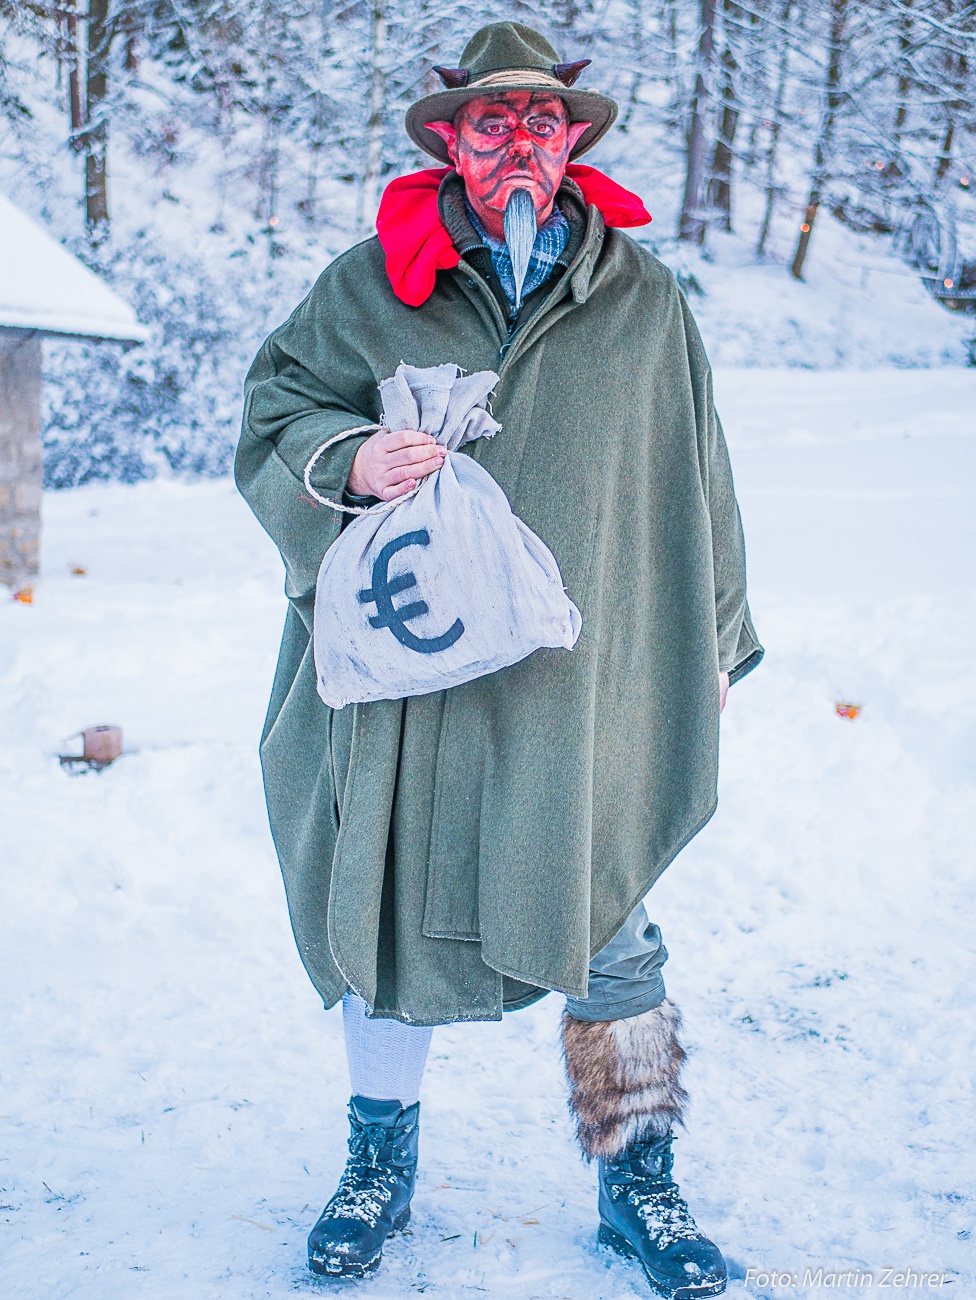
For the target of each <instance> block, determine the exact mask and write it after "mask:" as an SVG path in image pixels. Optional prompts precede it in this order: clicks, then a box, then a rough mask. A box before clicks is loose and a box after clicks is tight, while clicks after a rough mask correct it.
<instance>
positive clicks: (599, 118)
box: [405, 79, 617, 164]
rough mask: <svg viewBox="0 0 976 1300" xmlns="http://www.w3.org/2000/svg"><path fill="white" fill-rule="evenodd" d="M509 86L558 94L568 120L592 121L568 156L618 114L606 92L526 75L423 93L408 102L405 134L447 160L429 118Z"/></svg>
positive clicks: (442, 118) (445, 118)
mask: <svg viewBox="0 0 976 1300" xmlns="http://www.w3.org/2000/svg"><path fill="white" fill-rule="evenodd" d="M512 90H516V91H517V90H531V91H534V92H536V93H538V92H540V91H548V92H549V93H551V94H553V95H555V96H557V97H558V98H559V99H561V100H562V101H563V103H564V104H565V105H566V111H567V113H568V114H569V120H570V121H571V122H590V123H592V125H591V126H589V127H588V128H587V129H586V130H585V131H584V132H583V134H582V135H581V136H580V138H579V139H578V140H577V141H576V144H575V145H574V146H573V148H572V150H571V151H570V155H569V156H570V158H579V156H580V155H581V154H584V153H586V151H587V150H588V149H592V148H593V146H594V145H595V144H597V143H599V141H600V140H602V139H603V137H604V136H605V135H606V133H607V132H608V131H609V130H610V128H611V127H612V126H613V124H614V121H615V119H616V116H617V103H616V101H615V100H613V99H610V97H609V96H608V95H601V94H600V93H599V91H596V90H575V89H569V88H565V89H564V88H563V87H561V86H560V87H559V88H558V89H555V88H553V89H552V90H551V91H550V88H549V87H548V86H540V85H539V83H538V81H532V80H530V79H526V82H525V84H524V85H506V86H504V87H502V86H464V87H463V88H462V89H460V90H438V91H436V92H435V93H434V94H433V95H425V96H424V98H423V99H418V100H417V102H416V104H411V106H410V107H409V108H408V109H407V116H406V119H405V124H406V128H407V135H408V136H409V137H410V139H411V140H412V141H413V142H414V144H415V145H418V146H419V147H420V148H421V149H423V150H424V152H425V153H429V154H431V155H433V157H434V158H437V159H438V160H439V161H440V162H444V163H448V164H450V161H451V159H450V156H449V155H448V152H447V144H446V142H445V141H444V140H442V139H441V137H440V136H439V135H438V134H437V132H436V131H431V130H430V128H429V127H428V126H427V123H428V122H453V121H454V116H455V114H456V113H457V111H458V109H459V108H460V107H461V105H462V104H466V103H467V102H468V100H469V99H479V98H480V97H482V96H484V95H497V94H501V93H506V94H507V93H508V92H509V91H512Z"/></svg>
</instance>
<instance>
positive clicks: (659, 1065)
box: [563, 998, 688, 1160]
mask: <svg viewBox="0 0 976 1300" xmlns="http://www.w3.org/2000/svg"><path fill="white" fill-rule="evenodd" d="M680 1028H681V1012H680V1011H679V1010H678V1008H677V1007H676V1006H675V1004H674V1003H673V1002H671V1001H670V1000H669V999H668V998H665V1000H664V1001H663V1002H662V1003H661V1005H660V1006H658V1007H653V1008H652V1009H651V1010H650V1011H645V1012H643V1014H642V1015H639V1016H632V1017H630V1019H628V1020H596V1021H587V1020H575V1019H574V1018H573V1017H572V1016H571V1015H569V1013H568V1012H564V1013H563V1055H564V1059H565V1063H566V1077H567V1079H568V1081H569V1110H570V1114H571V1115H572V1116H573V1119H574V1120H575V1121H576V1134H577V1137H578V1138H579V1144H580V1146H581V1147H582V1148H583V1154H584V1155H585V1156H586V1158H587V1160H595V1159H602V1160H613V1159H615V1158H616V1157H617V1156H619V1155H620V1154H621V1153H622V1152H623V1151H624V1150H625V1149H626V1148H627V1147H628V1146H629V1145H630V1143H631V1142H634V1141H635V1140H637V1139H638V1138H643V1137H648V1136H655V1137H664V1136H665V1135H666V1134H667V1133H668V1132H669V1131H670V1129H671V1127H672V1126H673V1125H674V1124H680V1123H682V1121H683V1117H684V1108H685V1103H686V1102H687V1100H688V1094H687V1093H686V1092H685V1090H684V1088H682V1086H681V1082H680V1077H679V1076H680V1074H681V1066H682V1063H683V1061H684V1059H685V1050H684V1048H683V1047H682V1046H681V1044H680V1043H679V1041H678V1031H679V1030H680Z"/></svg>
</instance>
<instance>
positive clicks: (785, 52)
mask: <svg viewBox="0 0 976 1300" xmlns="http://www.w3.org/2000/svg"><path fill="white" fill-rule="evenodd" d="M792 8H793V0H784V4H783V10H782V13H781V15H780V23H781V25H782V27H783V28H784V29H785V28H786V25H787V23H788V22H789V19H790V11H791V9H792ZM789 66H790V46H789V42H788V41H787V40H786V39H785V38H784V39H783V44H782V48H781V49H780V54H779V70H778V72H777V76H776V100H775V102H774V104H773V120H772V123H771V124H770V127H769V147H768V149H767V150H766V207H765V210H764V212H763V219H762V226H761V228H760V230H759V239H758V240H757V242H756V253H757V254H758V255H759V256H760V257H762V255H763V254H764V253H765V251H766V241H767V240H768V239H769V231H770V227H771V226H772V224H773V209H774V207H775V205H776V189H777V186H776V152H777V150H778V148H779V133H780V131H781V130H782V126H783V101H784V100H785V98H786V80H787V74H788V73H789Z"/></svg>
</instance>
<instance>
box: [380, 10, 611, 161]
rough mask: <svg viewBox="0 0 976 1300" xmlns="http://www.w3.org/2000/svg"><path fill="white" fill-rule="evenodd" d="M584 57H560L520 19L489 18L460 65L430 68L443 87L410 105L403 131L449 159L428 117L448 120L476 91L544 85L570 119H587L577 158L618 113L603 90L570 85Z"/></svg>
mask: <svg viewBox="0 0 976 1300" xmlns="http://www.w3.org/2000/svg"><path fill="white" fill-rule="evenodd" d="M589 63H590V60H589V59H579V60H577V62H575V63H560V61H559V55H558V54H557V53H556V51H555V50H554V49H553V48H552V46H551V45H550V44H549V42H548V41H547V40H546V38H545V37H544V36H541V35H540V34H539V33H538V32H535V31H533V30H532V28H531V27H525V26H523V25H522V23H489V24H488V26H487V27H482V28H481V30H480V31H478V32H475V34H474V35H473V36H472V37H471V39H470V41H468V43H467V45H466V46H465V47H464V50H463V52H462V54H461V66H460V67H458V68H435V69H434V71H435V72H436V73H437V74H438V76H439V77H440V79H441V80H442V81H443V82H444V85H445V86H446V87H447V89H446V90H439V91H436V92H435V93H434V94H433V95H425V96H424V98H423V99H418V100H417V102H416V104H412V105H411V106H410V108H409V109H408V110H407V117H406V127H407V135H409V137H410V139H411V140H412V141H413V142H414V144H417V145H419V146H420V148H421V149H424V150H425V151H426V152H427V153H429V154H433V155H434V157H435V158H439V159H440V161H441V162H446V163H449V162H450V161H451V160H450V158H449V157H448V153H447V145H446V144H445V143H444V141H443V140H442V139H441V137H440V136H439V135H438V134H437V133H436V131H431V130H429V129H428V127H427V123H428V122H445V121H446V122H453V120H454V115H455V114H456V113H457V111H458V109H459V108H460V107H461V105H462V104H465V103H467V101H468V100H469V99H476V98H477V97H478V96H479V95H490V94H492V93H495V94H500V93H502V92H504V91H508V90H548V91H551V93H552V94H554V95H558V96H559V98H560V99H561V100H562V101H563V102H564V103H565V105H566V111H567V113H568V114H569V120H570V121H571V122H591V123H592V126H590V127H589V129H588V130H586V131H584V132H583V134H582V135H581V136H580V138H579V139H578V140H577V141H576V144H575V146H574V147H573V150H572V153H571V154H570V157H572V158H578V157H579V156H580V154H584V153H586V151H587V149H592V148H593V146H594V145H595V144H596V143H597V141H598V140H601V139H602V138H603V137H604V136H605V135H606V133H607V132H608V131H609V130H610V128H611V126H613V122H614V118H615V117H616V116H617V105H616V103H615V102H614V100H612V99H610V98H609V97H608V96H607V95H601V94H599V93H598V92H597V91H595V90H577V89H576V88H575V86H574V84H573V83H574V82H575V81H576V78H577V77H578V76H579V74H580V73H581V72H582V71H583V69H584V68H585V67H586V66H587V65H588V64H589Z"/></svg>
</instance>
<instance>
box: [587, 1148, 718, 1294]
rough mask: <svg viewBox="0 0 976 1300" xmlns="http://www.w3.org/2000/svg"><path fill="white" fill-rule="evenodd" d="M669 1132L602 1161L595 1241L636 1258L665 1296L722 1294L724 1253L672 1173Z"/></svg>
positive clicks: (660, 1292)
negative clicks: (697, 1217)
mask: <svg viewBox="0 0 976 1300" xmlns="http://www.w3.org/2000/svg"><path fill="white" fill-rule="evenodd" d="M673 1160H674V1157H673V1155H672V1154H671V1135H670V1133H669V1134H668V1135H667V1136H666V1137H649V1138H645V1139H644V1140H643V1141H637V1142H633V1143H631V1145H630V1146H629V1147H628V1148H627V1150H626V1151H625V1152H624V1153H623V1154H622V1155H620V1156H618V1157H617V1159H616V1160H601V1161H600V1228H599V1232H598V1237H599V1240H600V1241H601V1242H602V1244H603V1245H604V1246H609V1247H610V1249H611V1250H615V1251H616V1252H617V1253H618V1254H620V1255H627V1256H630V1257H631V1258H634V1259H637V1260H638V1261H639V1262H640V1264H641V1266H642V1267H643V1269H644V1273H645V1274H646V1276H647V1280H648V1282H650V1284H651V1287H652V1288H653V1289H654V1290H655V1291H656V1292H657V1293H658V1295H662V1296H666V1297H667V1298H668V1300H699V1297H704V1296H716V1295H721V1293H722V1292H723V1291H724V1290H725V1284H726V1282H727V1281H728V1272H727V1270H726V1267H725V1260H724V1259H723V1258H722V1252H721V1251H720V1250H719V1248H718V1247H717V1246H716V1245H715V1244H714V1243H713V1242H711V1241H709V1240H708V1238H707V1237H706V1236H704V1235H703V1234H702V1233H701V1232H699V1231H698V1227H697V1225H696V1224H695V1221H694V1219H693V1218H692V1217H691V1213H690V1211H689V1209H688V1206H687V1205H686V1204H685V1202H684V1199H683V1198H682V1196H681V1193H680V1192H679V1191H678V1184H677V1183H676V1182H675V1181H674V1179H673V1178H672V1177H671V1165H672V1162H673Z"/></svg>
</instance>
